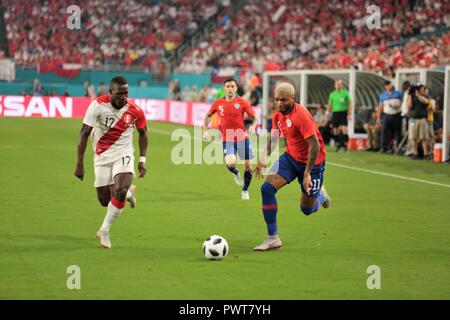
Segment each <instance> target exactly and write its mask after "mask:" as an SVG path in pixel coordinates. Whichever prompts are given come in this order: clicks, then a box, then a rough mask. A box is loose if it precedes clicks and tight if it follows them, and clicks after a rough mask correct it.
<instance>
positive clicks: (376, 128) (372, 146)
mask: <svg viewBox="0 0 450 320" xmlns="http://www.w3.org/2000/svg"><path fill="white" fill-rule="evenodd" d="M377 118H378V117H377V112H376V111H375V110H372V111H371V112H370V118H369V121H368V122H367V123H365V124H364V129H365V130H366V132H367V151H378V150H380V135H381V124H380V123H379V122H378V121H377Z"/></svg>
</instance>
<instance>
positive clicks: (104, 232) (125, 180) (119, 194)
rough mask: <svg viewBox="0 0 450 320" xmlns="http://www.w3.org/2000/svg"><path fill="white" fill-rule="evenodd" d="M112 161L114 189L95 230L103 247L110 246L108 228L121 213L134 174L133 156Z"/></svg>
mask: <svg viewBox="0 0 450 320" xmlns="http://www.w3.org/2000/svg"><path fill="white" fill-rule="evenodd" d="M124 158H125V159H123V158H121V159H119V160H117V161H115V162H114V163H113V166H112V175H113V177H114V189H113V196H112V197H111V201H110V202H109V203H108V209H107V211H106V215H105V218H104V219H103V223H102V225H101V227H100V230H99V231H98V232H97V238H98V239H99V240H100V244H101V246H102V247H103V248H111V241H110V240H109V230H110V228H111V225H112V224H113V223H114V221H115V220H116V219H117V218H118V217H119V216H120V214H121V213H122V211H123V209H124V207H125V202H126V198H127V193H128V191H129V189H130V186H131V183H132V181H133V176H134V157H133V156H129V157H124Z"/></svg>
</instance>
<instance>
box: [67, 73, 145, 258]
mask: <svg viewBox="0 0 450 320" xmlns="http://www.w3.org/2000/svg"><path fill="white" fill-rule="evenodd" d="M110 93H111V94H110V95H104V96H100V97H98V98H96V99H95V100H94V101H92V103H91V104H90V105H89V108H88V110H87V112H86V115H85V117H84V120H83V126H82V127H81V132H80V138H79V141H78V161H77V164H76V168H75V176H76V177H77V178H79V179H80V180H83V177H84V164H83V158H84V153H85V151H86V145H87V140H88V138H89V136H90V135H91V133H92V144H93V147H94V152H95V156H94V172H95V182H94V186H95V187H96V188H97V197H98V200H99V202H100V204H101V205H102V206H104V207H108V210H107V212H106V216H105V218H104V221H103V224H102V226H101V227H100V230H99V231H98V232H97V239H98V240H100V246H101V247H102V248H107V249H109V248H111V241H110V240H109V229H110V227H111V224H112V223H113V222H114V220H116V218H117V217H119V215H120V214H121V213H122V211H123V208H124V207H125V201H128V202H129V203H130V206H131V207H132V208H134V206H135V205H136V198H135V196H134V189H135V186H134V185H132V184H131V183H132V181H133V177H134V148H133V131H134V128H136V129H137V131H138V133H139V149H140V157H139V164H138V170H139V178H141V177H144V176H145V174H146V172H147V168H146V166H145V160H146V158H145V155H146V153H147V145H148V137H147V121H146V119H145V115H144V112H143V111H142V110H141V109H140V108H139V107H138V106H137V105H135V104H134V103H133V102H131V101H130V100H128V99H127V97H128V82H127V80H126V79H125V78H123V77H115V78H113V79H112V80H111V88H110Z"/></svg>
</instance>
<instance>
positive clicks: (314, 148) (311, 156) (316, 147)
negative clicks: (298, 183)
mask: <svg viewBox="0 0 450 320" xmlns="http://www.w3.org/2000/svg"><path fill="white" fill-rule="evenodd" d="M306 142H308V145H309V150H308V162H307V163H306V168H305V173H304V175H303V187H304V188H305V190H306V193H307V194H309V191H310V190H311V188H312V182H311V170H312V168H313V167H314V164H315V163H316V160H317V157H318V156H319V151H320V144H319V140H318V139H317V136H316V135H315V134H314V135H312V136H310V137H309V138H308V139H306Z"/></svg>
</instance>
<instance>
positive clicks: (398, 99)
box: [378, 81, 402, 153]
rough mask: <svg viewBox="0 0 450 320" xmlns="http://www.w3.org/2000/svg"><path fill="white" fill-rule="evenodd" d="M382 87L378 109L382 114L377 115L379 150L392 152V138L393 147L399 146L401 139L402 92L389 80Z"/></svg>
mask: <svg viewBox="0 0 450 320" xmlns="http://www.w3.org/2000/svg"><path fill="white" fill-rule="evenodd" d="M384 89H385V91H383V92H382V93H381V95H380V105H379V109H378V110H379V111H380V112H381V111H382V116H381V117H380V114H379V115H378V119H380V118H381V124H382V129H381V146H380V152H392V153H394V152H395V150H394V148H393V146H392V145H391V140H392V138H395V141H396V144H395V148H399V146H400V143H401V141H402V116H401V110H400V108H401V105H402V94H401V93H400V92H399V91H397V90H395V89H394V85H393V84H392V82H391V81H386V82H385V83H384Z"/></svg>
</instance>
